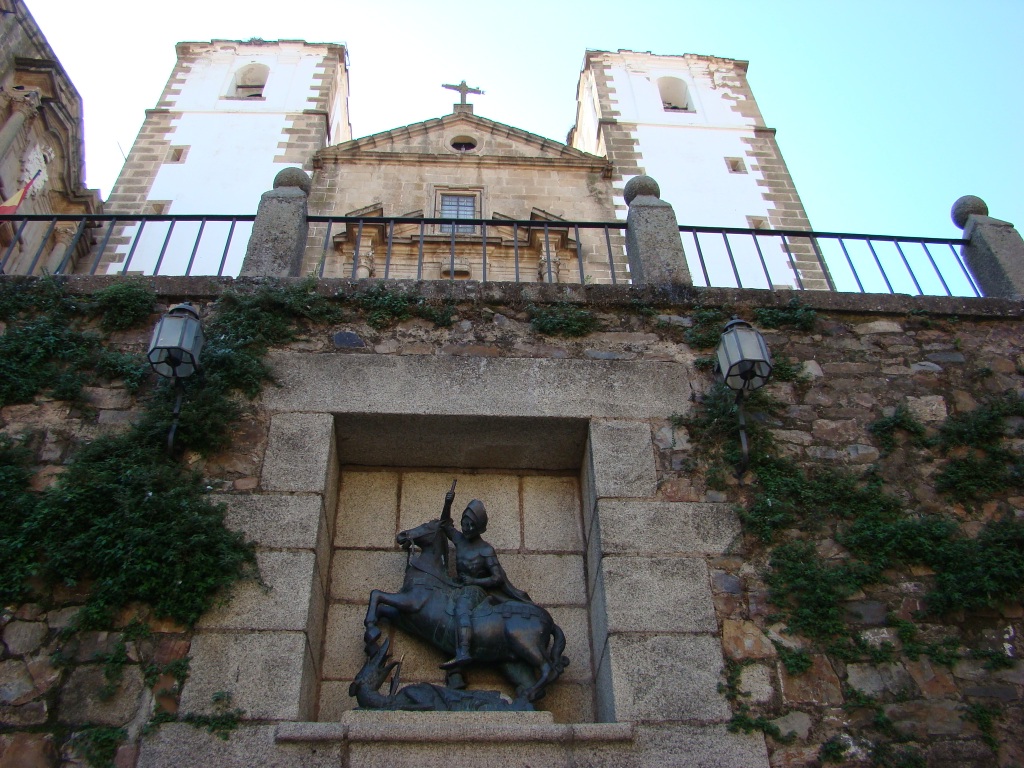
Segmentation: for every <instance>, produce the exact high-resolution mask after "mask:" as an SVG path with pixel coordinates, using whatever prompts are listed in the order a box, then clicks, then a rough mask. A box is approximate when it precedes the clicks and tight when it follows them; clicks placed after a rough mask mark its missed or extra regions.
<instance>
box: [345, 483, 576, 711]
mask: <svg viewBox="0 0 1024 768" xmlns="http://www.w3.org/2000/svg"><path fill="white" fill-rule="evenodd" d="M454 499H455V483H452V488H451V490H450V491H449V492H448V493H447V494H446V495H445V505H444V510H443V511H442V513H441V517H440V518H439V519H437V520H431V521H430V522H427V523H424V524H423V525H420V526H417V527H416V528H412V529H409V530H406V531H402V532H401V533H399V534H398V536H397V537H396V541H397V543H398V545H399V546H401V547H402V549H404V550H405V551H406V552H407V553H408V557H407V560H406V569H405V581H404V583H403V584H402V589H401V590H400V591H398V592H395V593H388V592H383V591H381V590H379V589H375V590H373V591H372V592H371V593H370V604H369V606H368V607H367V610H366V619H365V620H364V622H363V623H364V625H365V626H366V631H365V633H364V635H363V640H364V643H365V650H366V654H367V656H369V657H374V656H376V654H377V653H379V651H380V637H381V631H380V627H379V626H378V622H379V621H380V620H381V619H386V620H388V621H390V622H391V623H392V624H394V625H395V626H397V627H399V628H400V629H403V630H405V631H406V632H409V633H411V634H413V635H416V636H417V637H419V638H421V639H422V640H424V641H426V642H427V643H429V644H431V645H433V646H434V647H436V648H439V649H440V650H442V651H443V652H445V653H449V654H454V656H453V658H452V659H451V660H450V661H448V662H446V663H444V664H443V665H442V668H444V669H446V670H447V671H448V673H449V677H448V681H449V685H450V686H452V687H461V674H459V673H460V672H461V671H462V670H463V668H464V667H466V666H467V665H469V664H472V663H483V664H496V665H497V666H498V667H499V668H500V669H501V670H502V672H503V673H504V674H505V676H506V677H507V678H508V679H509V680H510V681H511V682H512V683H513V684H514V685H515V687H516V696H517V698H525V699H526V700H527V701H531V702H534V701H538V700H540V699H541V698H542V697H543V696H544V692H545V688H546V687H547V686H548V685H550V684H551V683H553V682H554V681H555V680H557V679H558V677H559V675H561V674H562V671H563V670H564V669H565V667H567V666H568V664H569V659H568V658H566V657H565V656H563V655H562V652H563V651H564V650H565V634H564V633H563V632H562V630H561V628H560V627H559V626H558V625H557V624H555V622H554V621H553V620H552V618H551V614H549V613H548V612H547V611H546V610H545V609H544V608H542V607H541V606H539V605H536V604H535V603H533V602H532V601H531V600H530V597H529V595H527V594H526V593H525V592H523V591H521V590H518V589H516V588H515V587H514V586H512V584H511V583H510V582H509V580H508V577H507V576H506V575H505V572H504V570H503V569H502V568H501V565H500V564H499V563H498V558H497V555H496V554H495V552H494V548H493V547H492V546H491V545H490V544H488V543H487V542H486V541H484V540H483V539H481V538H480V534H481V533H483V531H484V530H485V529H486V527H487V512H486V510H485V509H484V505H483V503H482V502H480V501H478V500H475V499H474V500H473V501H471V502H470V503H469V504H468V505H467V507H466V510H465V511H464V512H463V514H462V521H461V522H462V526H461V527H462V530H461V531H457V530H455V526H454V523H453V522H452V519H451V506H452V502H453V501H454ZM449 539H451V541H452V542H453V543H454V545H455V570H456V576H455V579H452V578H451V577H450V576H449V575H448V540H449Z"/></svg>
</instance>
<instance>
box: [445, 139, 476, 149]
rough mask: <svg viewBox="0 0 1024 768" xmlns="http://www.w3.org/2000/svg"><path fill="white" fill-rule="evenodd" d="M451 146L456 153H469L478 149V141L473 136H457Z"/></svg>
mask: <svg viewBox="0 0 1024 768" xmlns="http://www.w3.org/2000/svg"><path fill="white" fill-rule="evenodd" d="M451 146H452V149H454V150H455V151H456V152H469V151H471V150H474V149H476V139H474V138H473V137H472V136H456V137H455V138H454V139H452V141H451Z"/></svg>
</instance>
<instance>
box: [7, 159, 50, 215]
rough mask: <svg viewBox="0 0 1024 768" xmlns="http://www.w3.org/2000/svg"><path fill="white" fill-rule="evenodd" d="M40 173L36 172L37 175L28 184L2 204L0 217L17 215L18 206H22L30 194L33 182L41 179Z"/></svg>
mask: <svg viewBox="0 0 1024 768" xmlns="http://www.w3.org/2000/svg"><path fill="white" fill-rule="evenodd" d="M40 173H42V171H41V170H40V171H36V175H35V176H33V177H32V178H31V179H29V180H28V184H26V185H25V186H24V187H22V188H21V189H19V190H18V191H17V192H15V193H14V194H13V195H11V196H10V197H9V198H8V199H6V200H4V201H3V203H0V215H3V216H10V215H11V214H13V213H17V211H18V206H20V205H21V201H22V200H24V199H25V195H27V194H28V190H29V189H30V188H31V186H32V182H34V181H35V180H36V179H38V178H39V174H40Z"/></svg>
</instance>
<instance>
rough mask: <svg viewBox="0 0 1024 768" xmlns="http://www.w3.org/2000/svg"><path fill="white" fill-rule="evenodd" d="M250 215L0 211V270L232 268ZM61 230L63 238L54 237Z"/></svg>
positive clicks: (207, 271)
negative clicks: (22, 213)
mask: <svg viewBox="0 0 1024 768" xmlns="http://www.w3.org/2000/svg"><path fill="white" fill-rule="evenodd" d="M255 219H256V217H255V216H223V215H213V214H209V215H173V216H165V215H156V214H152V215H145V216H138V215H136V216H130V215H118V214H91V215H86V216H64V215H53V216H47V215H33V216H0V243H3V246H2V251H0V252H2V254H3V255H2V256H0V273H3V274H26V275H32V274H41V273H43V272H46V273H49V274H57V275H59V274H65V273H76V274H88V275H95V274H122V275H125V274H129V273H141V274H147V275H225V274H227V275H232V274H237V273H238V270H239V269H240V268H241V265H242V258H243V257H244V256H245V247H246V243H247V242H248V240H249V231H250V230H251V229H252V223H253V221H255ZM61 230H63V231H64V232H66V233H67V236H66V237H65V239H64V240H61V239H60V238H58V237H56V235H57V234H58V233H59V232H60V231H61Z"/></svg>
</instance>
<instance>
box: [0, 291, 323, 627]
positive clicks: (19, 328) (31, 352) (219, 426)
mask: <svg viewBox="0 0 1024 768" xmlns="http://www.w3.org/2000/svg"><path fill="white" fill-rule="evenodd" d="M125 286H128V287H127V288H126V287H125ZM146 295H147V296H148V298H146V299H145V300H144V297H143V293H142V291H140V290H139V288H138V286H132V284H117V285H115V286H114V287H113V288H111V289H107V291H105V292H102V293H100V294H99V296H97V297H96V299H95V301H94V302H92V303H87V302H84V301H82V300H79V299H75V298H72V297H71V296H69V295H68V294H66V293H65V292H64V290H63V287H62V285H61V284H60V283H58V282H57V281H54V280H42V281H21V282H16V283H5V284H4V286H3V287H2V289H0V318H3V319H4V321H5V322H6V323H7V329H6V332H5V333H4V334H3V336H0V340H2V343H0V370H2V371H4V372H6V373H8V374H9V375H8V377H7V378H9V379H13V382H9V383H8V384H7V389H6V390H4V395H5V398H6V399H4V400H3V401H2V402H3V404H7V403H9V402H25V401H29V400H31V398H32V397H34V396H36V395H38V394H42V393H50V394H52V395H54V396H59V395H60V394H62V392H59V391H55V390H54V388H53V387H50V388H48V387H47V386H46V382H47V381H49V380H60V379H61V377H62V376H63V377H66V378H72V379H75V380H76V381H77V383H78V386H79V387H80V385H81V382H84V381H87V380H89V378H90V377H93V376H121V377H123V378H125V379H126V382H131V383H132V384H133V385H135V384H137V383H138V382H139V381H140V377H138V376H137V373H136V371H135V369H134V368H133V365H132V364H129V363H128V362H126V361H127V360H128V359H129V358H127V357H126V356H124V355H123V354H122V353H116V352H113V351H111V350H109V349H107V348H106V347H105V346H104V345H103V343H102V339H101V338H100V336H98V335H97V334H95V333H94V332H92V331H90V330H89V329H88V328H86V327H85V322H84V318H85V317H87V310H88V309H89V308H90V307H95V312H94V314H95V315H96V317H97V320H98V324H99V325H100V327H101V328H117V329H124V328H125V327H126V325H127V323H128V318H132V321H133V323H134V324H136V325H138V324H140V323H142V322H144V321H147V320H148V318H149V313H150V310H151V309H152V306H153V296H152V294H151V293H148V292H147V294H146ZM338 312H339V310H338V307H337V305H336V303H335V302H333V301H331V300H329V299H326V298H324V297H320V296H318V295H317V294H316V293H315V291H314V290H313V288H312V285H310V284H301V285H297V286H291V287H286V288H282V287H274V286H268V287H263V288H261V289H260V290H258V291H256V292H254V293H251V294H241V293H234V292H228V293H225V294H224V295H223V296H222V297H221V298H220V299H219V300H218V302H217V304H216V305H215V307H214V309H213V312H212V317H211V318H210V319H209V320H208V321H207V323H206V328H205V330H206V335H207V339H208V341H207V345H206V347H205V348H204V350H203V356H202V371H203V373H202V375H201V376H197V377H194V380H189V382H188V385H187V389H186V398H185V405H184V407H183V411H182V420H181V426H180V427H179V431H178V436H177V440H176V448H177V452H178V455H180V454H181V453H182V452H185V451H197V452H199V453H203V454H208V453H214V452H217V451H219V450H222V449H224V448H225V447H227V445H228V444H229V442H230V427H231V424H232V422H233V421H234V420H235V418H237V416H238V415H239V414H240V413H241V410H242V408H243V402H244V399H243V398H245V397H250V398H251V397H254V396H256V395H257V394H258V393H259V391H260V389H261V388H262V386H263V385H264V383H266V382H268V381H269V380H270V378H271V377H270V371H269V368H268V367H267V365H266V363H265V362H264V360H263V358H264V355H265V354H266V352H267V350H268V348H269V347H270V346H271V345H274V344H282V343H286V342H288V341H290V340H292V339H293V338H295V334H296V332H297V329H298V326H299V324H300V323H302V322H304V321H314V322H330V321H332V320H334V319H336V318H337V317H338ZM39 329H43V330H39ZM43 337H52V343H49V344H47V345H45V346H43V347H39V345H38V342H39V341H40V338H43ZM71 389H72V388H71V387H68V394H70V393H71ZM173 396H174V393H173V391H172V390H171V387H169V386H168V385H167V384H166V383H164V382H159V383H157V384H156V385H155V386H153V387H152V389H151V390H150V391H149V392H148V394H146V396H145V408H144V411H143V414H142V417H141V419H140V420H139V422H138V423H137V424H135V425H134V426H132V427H130V428H129V429H127V430H125V431H124V432H121V433H118V434H112V435H107V436H104V437H101V438H99V439H97V440H95V441H93V442H91V443H89V444H87V445H83V446H81V447H80V448H79V450H78V451H77V452H76V453H75V455H74V456H73V458H72V459H71V461H70V463H69V464H68V466H67V467H66V470H65V471H64V472H63V473H62V474H61V475H60V476H59V477H58V479H57V481H56V482H55V483H54V484H53V485H52V486H51V487H50V488H48V489H47V490H46V491H44V492H43V493H41V494H35V493H30V492H29V491H28V483H29V480H30V477H31V470H30V462H31V460H32V455H31V451H29V450H28V447H27V443H28V442H29V438H30V436H25V437H23V438H22V439H20V440H15V439H12V438H10V437H3V438H0V502H3V503H2V505H0V599H2V600H4V601H5V602H16V601H19V600H22V599H25V598H26V597H27V596H28V595H29V588H28V586H27V584H28V579H29V577H40V578H42V579H43V580H44V581H46V582H49V583H54V582H64V583H70V584H74V583H78V582H82V581H85V582H87V583H89V584H91V590H90V593H89V598H88V602H87V604H86V606H85V609H84V610H83V611H81V612H80V613H79V615H78V619H77V620H78V624H79V627H80V628H83V627H102V626H107V625H109V622H110V620H111V619H112V617H113V615H114V613H115V612H116V611H117V610H118V609H119V608H121V607H122V606H124V605H126V604H127V603H129V602H132V601H136V600H140V601H143V602H146V603H148V604H150V605H151V606H152V607H153V608H154V610H155V612H156V613H157V614H158V615H160V616H165V617H169V618H172V619H175V620H177V621H178V622H181V623H183V624H185V625H192V624H194V623H195V622H196V621H197V620H198V619H199V617H200V616H201V615H202V613H203V612H204V611H205V610H206V609H207V608H208V607H209V606H210V604H211V601H212V600H213V598H214V596H215V594H216V593H217V591H218V590H220V589H221V588H223V587H225V586H227V585H229V584H231V583H232V582H234V581H235V580H237V579H238V578H240V577H242V576H243V575H246V574H247V573H251V572H252V571H253V569H254V564H255V560H254V556H253V551H252V549H251V547H250V546H249V545H247V544H246V543H245V542H244V541H243V539H242V537H241V536H240V535H239V534H238V533H235V532H233V531H229V530H228V529H227V528H225V527H224V523H223V508H222V506H221V505H219V504H216V503H214V501H213V500H212V498H211V496H210V495H209V493H208V491H209V488H208V487H207V486H206V485H205V483H204V481H203V479H202V478H201V477H200V476H199V475H198V474H196V473H193V472H191V471H189V470H187V469H185V468H184V467H183V465H182V464H181V463H180V462H179V461H178V460H177V459H176V458H175V457H172V456H168V455H167V452H166V447H165V441H166V436H167V431H168V428H169V425H170V421H171V408H172V398H173Z"/></svg>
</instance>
